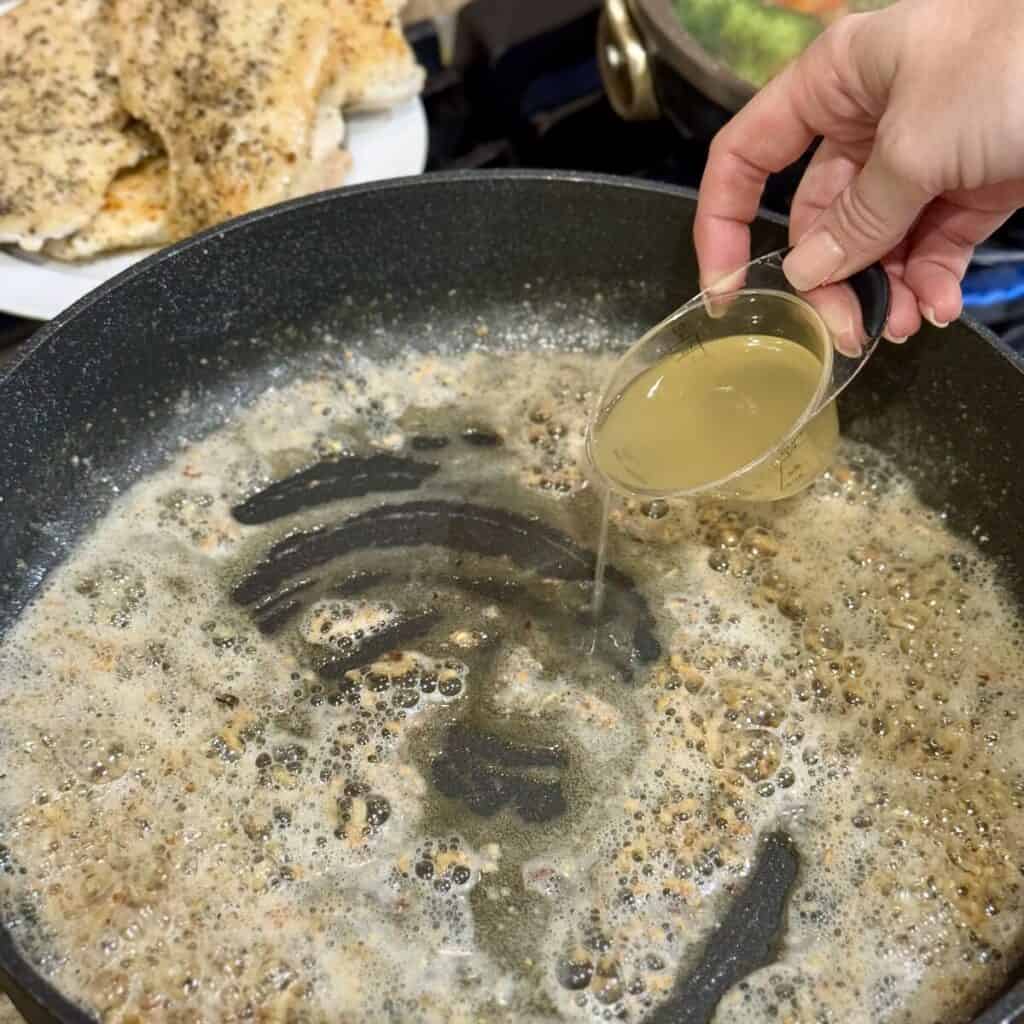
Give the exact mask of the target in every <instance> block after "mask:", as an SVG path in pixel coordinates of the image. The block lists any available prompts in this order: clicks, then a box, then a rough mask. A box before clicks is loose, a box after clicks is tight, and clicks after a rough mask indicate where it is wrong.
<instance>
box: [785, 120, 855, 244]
mask: <svg viewBox="0 0 1024 1024" xmlns="http://www.w3.org/2000/svg"><path fill="white" fill-rule="evenodd" d="M866 155H867V154H866V153H865V154H864V157H865V158H866ZM863 166H864V159H858V158H857V157H856V156H854V155H853V154H852V153H851V152H850V148H849V147H848V146H845V145H841V144H839V143H838V142H836V141H834V140H833V139H825V140H824V141H823V142H822V143H821V145H820V146H819V147H818V150H817V152H816V153H815V154H814V156H813V157H812V158H811V162H810V163H809V164H808V165H807V170H806V171H805V172H804V176H803V178H801V179H800V184H799V186H798V187H797V190H796V195H795V196H793V203H792V208H791V211H790V215H789V241H790V244H791V245H795V244H796V243H797V242H799V241H800V239H801V238H803V237H804V236H805V235H806V234H807V232H808V231H809V230H810V229H811V227H812V226H813V224H814V222H815V221H816V220H817V219H818V218H819V217H820V216H821V215H822V214H823V213H824V212H825V211H826V210H827V209H828V208H829V207H830V206H831V205H832V204H833V203H834V202H835V200H836V198H837V197H838V196H839V194H840V193H841V192H842V191H843V189H845V188H846V187H847V186H849V184H850V183H851V182H852V181H853V179H854V178H855V177H857V173H858V172H859V171H860V169H861V167H863Z"/></svg>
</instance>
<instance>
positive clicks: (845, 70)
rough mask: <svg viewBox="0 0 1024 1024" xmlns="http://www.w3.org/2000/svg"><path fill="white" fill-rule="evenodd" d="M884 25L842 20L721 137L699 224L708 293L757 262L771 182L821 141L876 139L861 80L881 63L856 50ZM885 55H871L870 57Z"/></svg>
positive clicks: (859, 18) (873, 113) (858, 18)
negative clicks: (754, 236) (757, 227)
mask: <svg viewBox="0 0 1024 1024" xmlns="http://www.w3.org/2000/svg"><path fill="white" fill-rule="evenodd" d="M877 17H879V16H878V15H875V14H871V15H853V16H850V17H847V18H843V19H841V20H840V21H839V22H838V23H837V24H836V25H834V26H833V27H832V28H830V29H829V30H828V31H827V32H825V33H824V34H823V35H821V36H820V37H819V38H818V39H817V40H816V41H815V42H814V43H813V44H812V45H811V46H810V47H809V48H808V49H807V50H805V51H804V53H803V54H802V55H801V56H800V57H799V58H797V60H796V61H794V62H793V63H791V64H789V65H788V66H787V67H786V68H785V69H784V70H783V71H782V72H781V73H780V74H779V75H778V76H777V77H776V78H774V79H772V81H771V82H769V83H768V85H766V86H765V87H764V88H763V89H762V90H761V91H760V92H759V93H758V94H757V95H756V96H755V97H754V98H753V99H752V100H751V101H750V102H749V103H748V104H747V105H746V107H744V108H743V110H741V111H740V112H739V113H738V114H737V115H736V116H735V117H734V118H733V119H732V120H731V121H730V122H729V123H728V124H727V125H726V126H725V127H724V128H723V129H722V130H721V131H720V132H719V133H718V135H717V136H716V137H715V140H714V142H713V143H712V145H711V150H710V153H709V155H708V162H707V166H706V168H705V171H704V177H703V180H702V182H701V188H700V199H699V202H698V204H697V216H696V221H695V223H694V242H695V244H696V247H697V256H698V260H699V262H700V269H701V283H702V285H704V286H705V287H707V286H708V285H710V284H713V283H714V281H715V280H716V279H717V278H720V277H723V276H725V275H727V274H729V273H731V272H732V271H734V270H735V269H736V268H737V267H739V266H741V265H742V264H744V263H746V262H747V260H748V259H749V258H750V230H749V225H750V223H751V222H752V221H753V219H754V217H755V216H756V215H757V211H758V206H759V204H760V202H761V196H762V194H763V192H764V186H765V181H766V180H767V178H768V175H769V174H774V173H776V172H778V171H781V170H783V169H784V168H786V167H788V166H789V165H790V164H792V163H794V162H795V161H796V160H797V159H799V158H800V157H801V156H802V155H803V154H804V153H805V152H806V150H807V148H808V147H809V146H810V144H811V143H812V142H813V141H814V139H815V138H816V137H818V136H825V137H828V138H836V139H838V140H840V141H842V142H844V143H850V142H862V141H864V140H866V139H869V138H870V137H871V136H872V134H873V131H874V125H875V123H876V122H877V118H878V116H879V113H880V110H879V109H878V108H877V106H876V107H875V108H873V109H867V108H866V106H865V103H866V101H867V98H868V94H869V90H867V89H866V88H864V87H863V85H862V83H860V81H859V80H860V78H861V76H862V74H863V72H864V68H865V67H866V66H868V65H870V64H872V63H873V62H874V58H872V60H871V61H863V60H859V59H858V60H855V59H854V51H853V47H854V40H855V38H856V37H857V34H858V26H863V25H865V24H867V22H866V21H865V19H875V18H877ZM861 45H862V46H863V45H865V43H864V41H863V40H862V41H861ZM878 49H879V48H878V47H877V46H876V47H873V48H872V47H868V50H869V52H874V51H875V50H878Z"/></svg>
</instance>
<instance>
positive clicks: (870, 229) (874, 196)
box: [783, 143, 932, 291]
mask: <svg viewBox="0 0 1024 1024" xmlns="http://www.w3.org/2000/svg"><path fill="white" fill-rule="evenodd" d="M931 199H932V196H931V195H929V194H927V193H926V192H925V191H924V190H923V189H922V188H921V187H920V186H918V185H916V184H914V182H913V179H912V178H911V177H910V176H909V175H907V174H906V173H904V171H903V169H902V168H901V166H900V164H899V162H898V161H897V160H894V159H893V158H892V152H891V150H890V149H889V147H887V146H886V145H884V144H878V143H876V145H875V146H874V148H873V149H872V151H871V156H870V157H869V158H868V161H867V163H866V164H865V165H864V168H863V170H861V172H860V173H859V174H858V175H857V176H856V177H855V178H854V179H853V181H852V182H850V184H849V185H847V186H846V188H844V189H843V190H842V191H841V192H840V193H839V195H838V196H837V197H836V198H835V200H834V201H833V202H832V204H831V205H830V206H829V207H828V209H826V210H825V212H824V213H822V214H821V216H820V217H819V218H818V219H817V221H815V223H814V226H813V228H811V230H810V231H809V232H808V233H807V234H806V235H805V236H804V237H803V238H801V239H800V241H799V242H798V243H797V244H796V247H795V248H794V249H793V251H792V252H791V253H790V254H789V256H788V257H787V258H786V262H785V264H784V266H783V269H784V270H785V272H786V276H787V277H788V278H789V282H790V284H792V285H793V287H794V288H796V289H797V290H798V291H808V290H810V289H811V288H816V287H818V286H819V285H822V284H826V283H828V282H830V281H839V280H843V279H844V278H847V277H849V276H850V275H851V274H853V273H855V272H856V271H858V270H863V269H864V268H865V267H866V266H868V265H869V264H871V263H874V262H876V261H877V260H881V259H882V258H883V257H885V256H886V255H888V253H890V252H891V251H892V250H893V249H895V248H896V246H898V245H899V244H900V242H902V241H903V239H904V237H905V236H906V234H907V232H909V231H910V229H911V228H912V227H913V226H914V223H915V222H916V220H917V219H918V217H919V216H920V215H921V211H922V210H923V209H924V208H925V206H926V205H927V204H928V202H929V201H930V200H931Z"/></svg>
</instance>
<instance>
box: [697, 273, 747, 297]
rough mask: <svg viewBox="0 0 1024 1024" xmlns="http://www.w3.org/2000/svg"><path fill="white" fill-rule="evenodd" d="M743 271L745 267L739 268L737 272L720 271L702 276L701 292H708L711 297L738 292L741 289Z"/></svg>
mask: <svg viewBox="0 0 1024 1024" xmlns="http://www.w3.org/2000/svg"><path fill="white" fill-rule="evenodd" d="M745 270H746V268H745V267H740V268H739V269H738V270H722V271H715V272H714V273H710V274H702V275H701V284H700V286H701V290H702V291H705V292H710V293H711V294H712V295H725V294H727V293H728V292H735V291H738V290H739V289H740V288H742V287H743V280H744V272H745Z"/></svg>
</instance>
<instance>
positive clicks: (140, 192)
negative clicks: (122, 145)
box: [44, 156, 173, 260]
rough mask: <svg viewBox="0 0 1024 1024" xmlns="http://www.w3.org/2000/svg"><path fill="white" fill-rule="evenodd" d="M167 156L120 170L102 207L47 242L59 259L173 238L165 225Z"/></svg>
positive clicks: (86, 256)
mask: <svg viewBox="0 0 1024 1024" xmlns="http://www.w3.org/2000/svg"><path fill="white" fill-rule="evenodd" d="M167 187H168V176H167V158H166V157H163V156H160V157H154V158H153V159H151V160H147V161H146V162H145V163H144V164H142V165H141V166H140V167H135V168H132V169H131V170H129V171H124V172H123V173H122V174H120V175H118V177H117V178H115V179H114V181H113V183H112V184H111V186H110V188H109V189H108V190H107V195H106V198H105V199H104V200H103V206H102V207H101V208H100V211H99V212H98V213H97V214H96V216H95V217H93V219H92V220H91V221H89V223H88V224H86V225H85V227H83V228H79V230H78V231H76V232H75V233H74V234H73V235H71V236H69V237H68V238H62V239H59V240H56V241H52V242H47V243H46V246H45V249H44V252H45V253H46V255H47V256H52V257H54V258H55V259H59V260H84V259H89V258H90V257H92V256H96V255H98V254H99V253H102V252H111V251H113V250H115V249H128V248H147V247H150V246H157V245H166V244H167V243H168V242H170V241H173V239H172V238H171V236H170V233H169V231H168V228H167Z"/></svg>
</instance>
